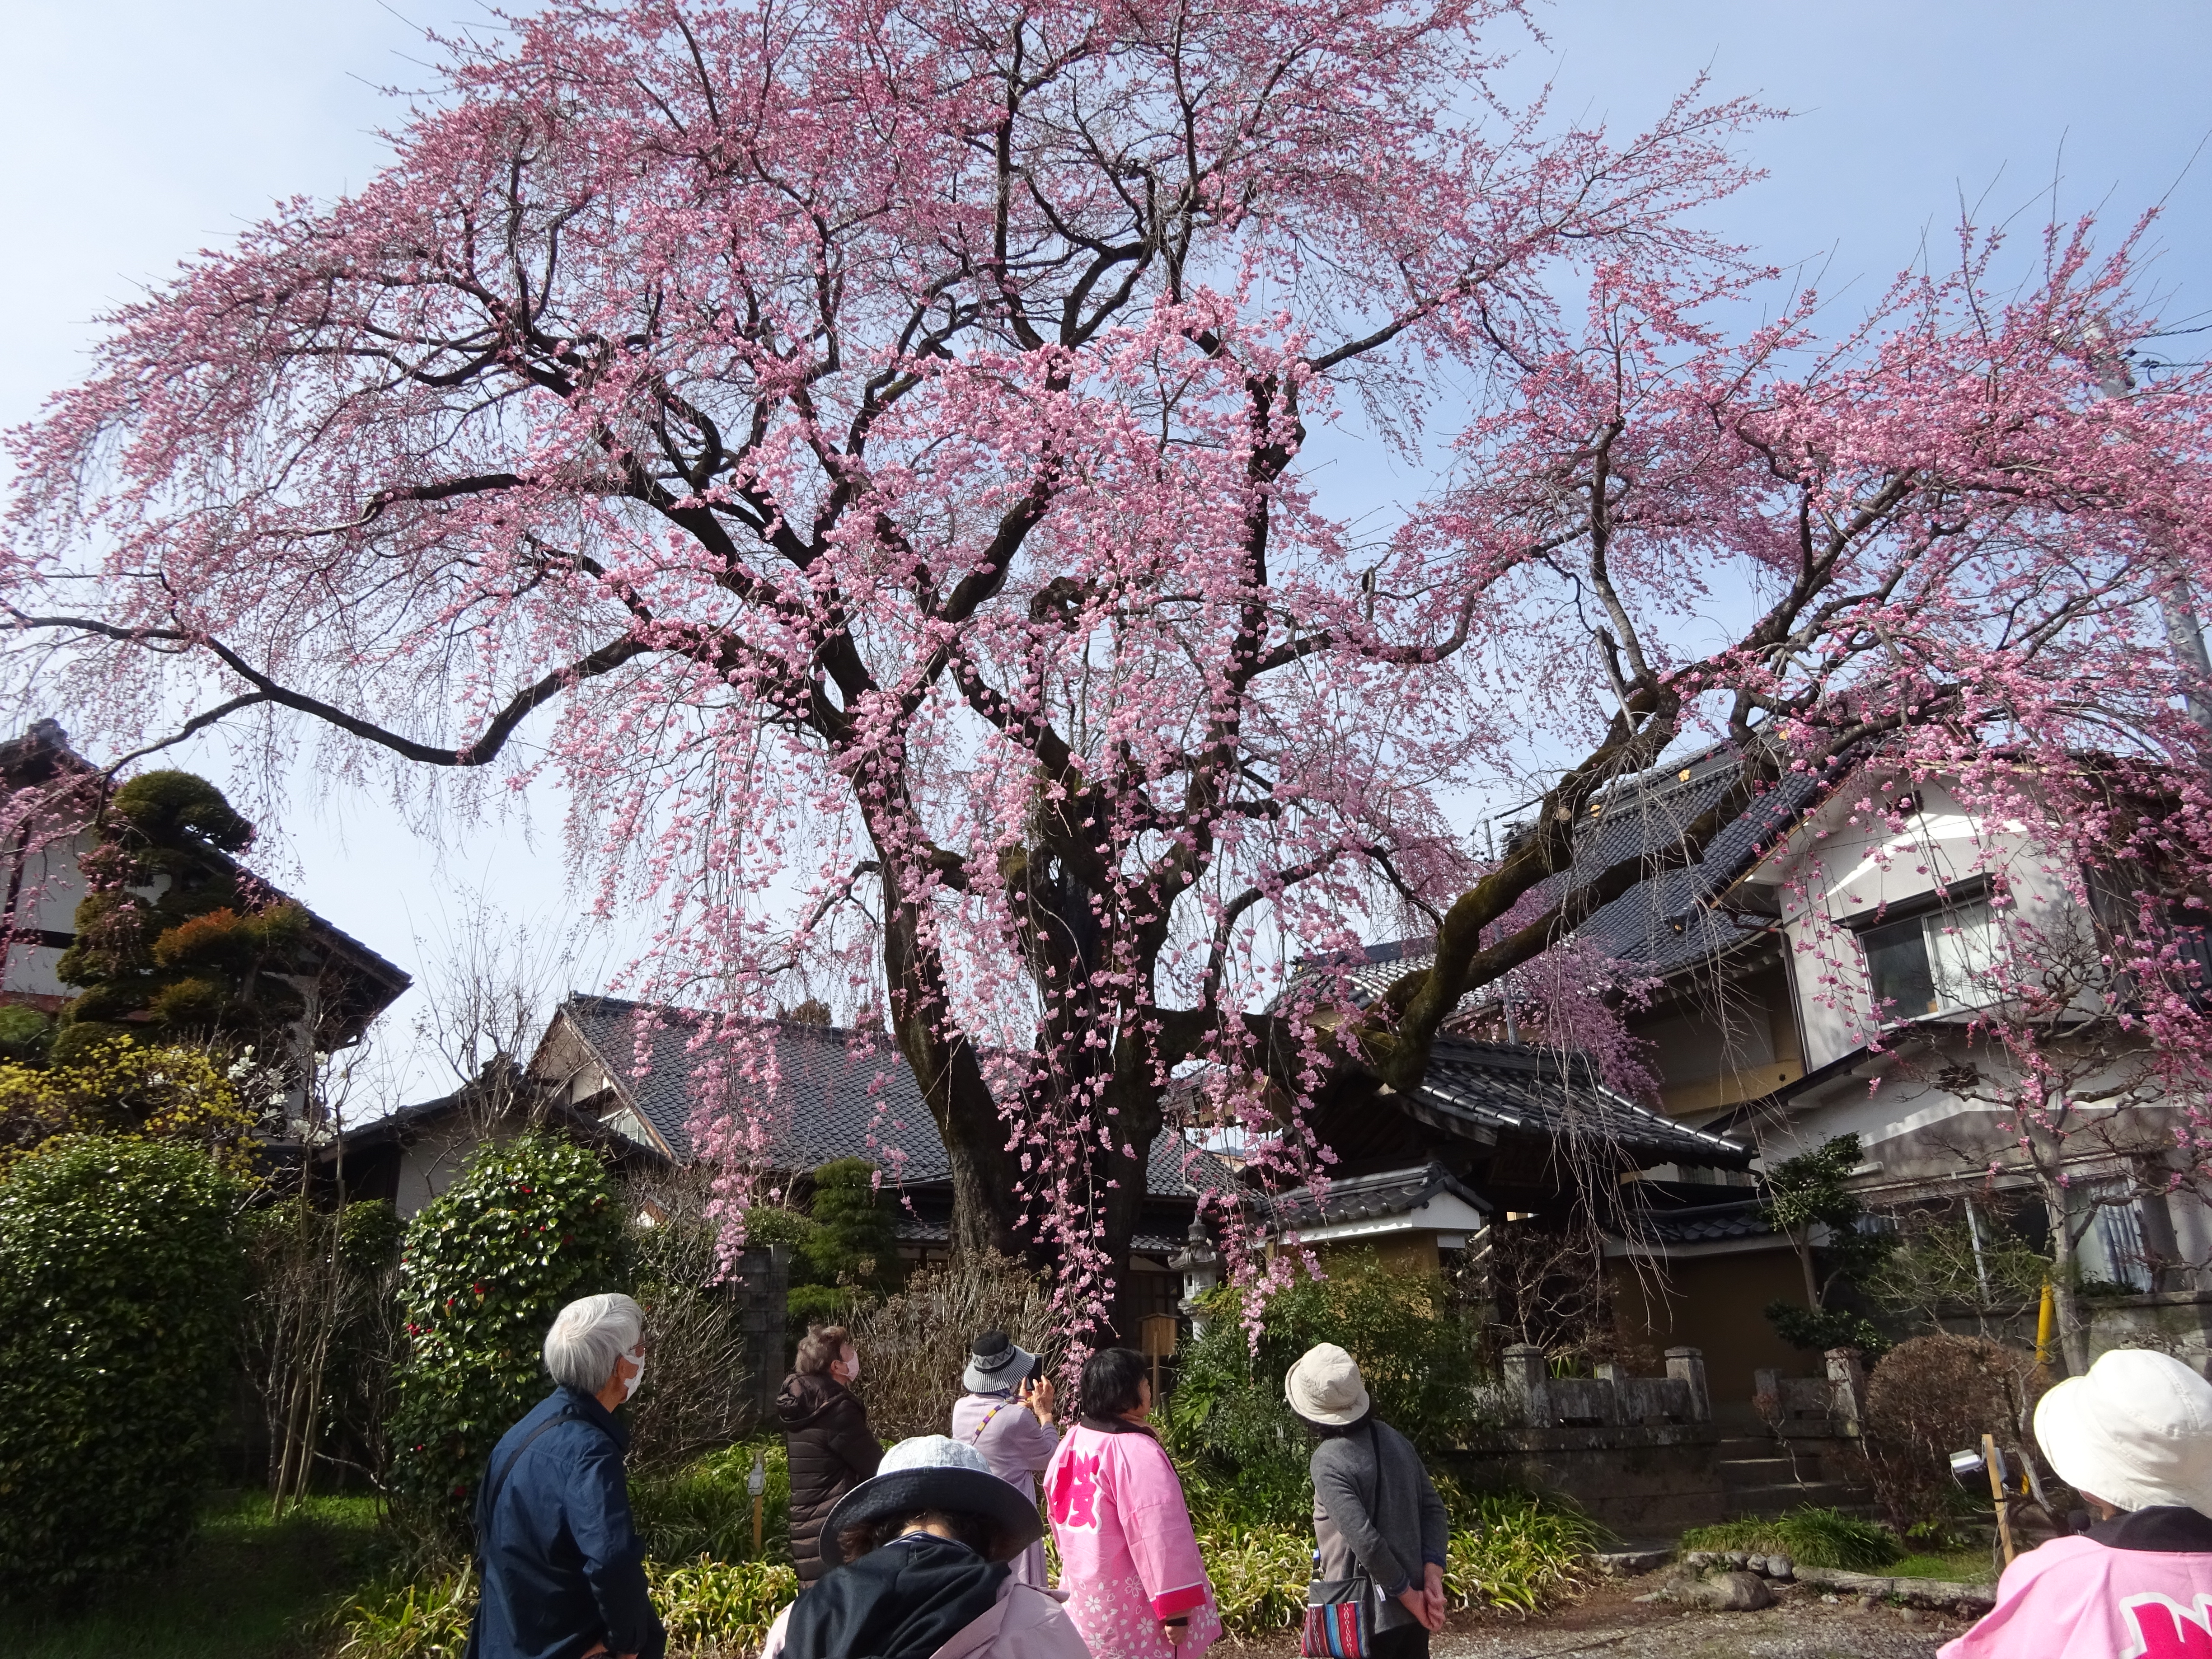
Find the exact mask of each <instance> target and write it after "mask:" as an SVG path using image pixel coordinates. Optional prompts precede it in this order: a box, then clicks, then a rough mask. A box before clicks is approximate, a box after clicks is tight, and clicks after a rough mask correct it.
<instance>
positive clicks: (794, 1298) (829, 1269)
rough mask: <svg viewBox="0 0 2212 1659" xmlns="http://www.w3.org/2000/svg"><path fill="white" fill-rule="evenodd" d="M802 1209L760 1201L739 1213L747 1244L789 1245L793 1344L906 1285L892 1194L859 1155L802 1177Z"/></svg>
mask: <svg viewBox="0 0 2212 1659" xmlns="http://www.w3.org/2000/svg"><path fill="white" fill-rule="evenodd" d="M808 1186H809V1189H810V1192H811V1197H810V1198H809V1200H808V1201H807V1207H806V1210H805V1212H804V1213H803V1214H802V1213H801V1212H799V1211H798V1210H795V1209H791V1208H788V1207H787V1206H783V1205H780V1204H760V1205H756V1206H753V1207H752V1208H751V1209H750V1210H748V1211H746V1212H745V1242H746V1243H747V1244H749V1245H752V1246H756V1247H757V1246H761V1245H766V1244H786V1245H788V1246H790V1248H791V1287H790V1291H789V1300H788V1302H787V1304H786V1310H787V1322H788V1326H789V1330H788V1334H789V1335H790V1337H791V1339H792V1340H793V1341H794V1342H795V1341H797V1340H798V1339H799V1338H800V1337H802V1336H804V1335H805V1334H806V1333H807V1331H808V1330H809V1329H810V1328H812V1327H814V1326H817V1325H844V1324H850V1323H851V1322H853V1319H854V1316H856V1315H857V1314H858V1313H859V1312H860V1310H861V1309H863V1308H866V1307H869V1306H871V1305H872V1304H875V1303H877V1302H879V1301H881V1300H882V1299H883V1298H884V1297H885V1296H888V1295H890V1293H891V1292H893V1291H896V1290H897V1289H898V1288H899V1286H900V1285H902V1283H904V1281H905V1277H906V1264H905V1262H904V1261H903V1260H902V1258H901V1257H900V1255H899V1253H898V1200H896V1197H895V1196H894V1195H893V1194H890V1193H888V1192H886V1191H884V1189H883V1188H881V1187H880V1186H879V1185H878V1182H877V1180H876V1166H875V1165H874V1164H871V1163H869V1162H868V1160H867V1159H866V1158H837V1159H835V1160H833V1161H832V1162H830V1163H828V1164H823V1165H822V1166H821V1167H820V1168H819V1169H817V1170H815V1171H814V1172H813V1174H812V1175H811V1176H809V1177H808Z"/></svg>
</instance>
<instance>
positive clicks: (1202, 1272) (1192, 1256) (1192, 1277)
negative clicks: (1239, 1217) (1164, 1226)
mask: <svg viewBox="0 0 2212 1659" xmlns="http://www.w3.org/2000/svg"><path fill="white" fill-rule="evenodd" d="M1168 1266H1169V1267H1172V1268H1174V1269H1175V1270H1176V1272H1177V1273H1181V1274H1182V1311H1183V1314H1184V1315H1185V1316H1186V1317H1188V1319H1189V1321H1190V1334H1191V1335H1192V1337H1193V1338H1194V1339H1195V1338H1198V1337H1201V1336H1204V1335H1205V1334H1206V1314H1205V1312H1204V1310H1201V1309H1200V1307H1199V1305H1198V1303H1199V1298H1200V1297H1202V1296H1204V1295H1205V1294H1206V1292H1207V1291H1211V1290H1213V1289H1215V1288H1216V1287H1217V1286H1218V1285H1220V1283H1221V1257H1220V1255H1219V1254H1218V1252H1217V1251H1216V1250H1215V1249H1214V1248H1213V1243H1212V1240H1210V1239H1208V1238H1207V1237H1206V1228H1205V1225H1203V1224H1202V1223H1201V1222H1200V1220H1199V1219H1198V1218H1197V1217H1196V1216H1193V1217H1192V1218H1191V1220H1190V1232H1189V1233H1188V1236H1187V1237H1185V1239H1184V1241H1183V1247H1182V1249H1180V1250H1178V1251H1176V1253H1175V1254H1174V1255H1171V1256H1170V1257H1169V1258H1168Z"/></svg>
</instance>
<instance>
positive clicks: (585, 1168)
mask: <svg viewBox="0 0 2212 1659" xmlns="http://www.w3.org/2000/svg"><path fill="white" fill-rule="evenodd" d="M399 1271H400V1301H401V1311H402V1314H403V1316H404V1319H405V1321H406V1332H405V1334H406V1339H407V1345H408V1346H407V1352H406V1354H405V1356H404V1358H403V1359H402V1361H401V1364H400V1365H399V1368H398V1373H397V1375H396V1376H395V1378H394V1392H395V1395H396V1396H397V1398H396V1404H395V1407H394V1410H393V1413H392V1425H391V1429H390V1437H391V1442H392V1447H393V1449H394V1454H395V1455H394V1459H393V1463H394V1468H393V1484H394V1486H395V1489H396V1491H397V1492H398V1495H399V1497H400V1498H401V1499H402V1500H403V1501H404V1503H406V1504H408V1505H409V1506H410V1509H411V1510H413V1511H414V1513H415V1515H416V1518H417V1519H418V1520H419V1521H420V1522H422V1523H423V1524H425V1525H426V1526H427V1527H428V1529H429V1530H430V1531H431V1533H432V1534H433V1535H434V1536H435V1535H439V1534H442V1535H443V1536H445V1537H447V1538H448V1539H451V1540H458V1539H459V1538H460V1537H462V1536H464V1535H465V1534H466V1531H467V1528H468V1524H469V1508H470V1504H471V1500H472V1498H473V1497H474V1495H475V1492H476V1486H477V1481H478V1480H480V1479H482V1478H483V1467H484V1462H485V1460H486V1459H487V1458H488V1457H489V1455H491V1449H492V1447H493V1446H494V1445H495V1444H496V1443H498V1440H499V1437H500V1436H501V1435H502V1434H504V1433H506V1432H507V1430H508V1429H509V1428H511V1427H513V1425H514V1423H515V1421H516V1420H517V1419H519V1418H520V1417H521V1416H522V1415H523V1413H526V1412H527V1411H528V1410H529V1409H530V1408H531V1407H532V1406H533V1405H535V1404H536V1403H537V1402H538V1401H539V1400H541V1399H543V1398H544V1395H545V1394H546V1392H547V1390H548V1389H550V1386H551V1384H550V1383H549V1382H548V1381H547V1379H546V1376H545V1373H544V1369H543V1365H542V1362H541V1359H540V1353H541V1351H542V1349H543V1346H544V1340H545V1332H546V1330H547V1328H549V1327H550V1326H551V1324H552V1322H553V1316H554V1315H555V1314H556V1313H558V1312H559V1311H560V1310H561V1309H562V1306H563V1305H564V1304H567V1303H569V1302H572V1301H574V1299H575V1298H576V1297H580V1296H590V1295H592V1294H594V1293H596V1292H599V1291H610V1290H615V1289H617V1288H620V1287H621V1285H622V1284H623V1276H624V1275H623V1237H622V1218H621V1216H620V1213H619V1211H618V1207H617V1205H616V1204H615V1202H614V1198H613V1194H612V1193H611V1190H610V1188H608V1185H607V1179H606V1174H605V1170H602V1169H601V1167H600V1165H599V1157H598V1155H597V1154H596V1153H594V1152H591V1151H589V1150H587V1149H586V1148H584V1147H582V1146H577V1145H575V1144H574V1142H572V1141H567V1140H561V1139H555V1138H554V1137H552V1136H550V1135H525V1136H523V1137H521V1138H520V1139H516V1140H513V1141H510V1142H508V1143H507V1144H506V1145H504V1146H483V1147H480V1148H479V1149H478V1150H477V1153H476V1155H475V1156H474V1157H472V1158H471V1159H470V1160H469V1162H468V1164H467V1166H466V1167H465V1169H464V1170H462V1171H461V1175H460V1178H459V1180H458V1181H456V1182H454V1183H453V1186H452V1187H450V1188H447V1190H446V1191H445V1192H444V1193H443V1194H440V1196H439V1197H438V1198H436V1199H435V1200H433V1201H432V1202H431V1203H430V1204H429V1205H428V1207H426V1208H425V1209H423V1210H422V1212H421V1213H419V1214H418V1215H416V1218H414V1220H413V1221H412V1222H411V1223H410V1224H409V1225H408V1229H407V1242H406V1248H405V1249H404V1252H403V1253H402V1255H401V1256H400V1270H399Z"/></svg>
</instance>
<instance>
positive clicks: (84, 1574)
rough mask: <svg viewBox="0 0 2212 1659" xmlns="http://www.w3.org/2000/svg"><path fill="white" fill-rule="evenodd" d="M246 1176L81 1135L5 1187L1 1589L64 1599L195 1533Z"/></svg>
mask: <svg viewBox="0 0 2212 1659" xmlns="http://www.w3.org/2000/svg"><path fill="white" fill-rule="evenodd" d="M239 1202H240V1188H239V1187H238V1185H237V1183H236V1182H235V1181H234V1178H233V1177H232V1176H229V1175H228V1174H226V1173H225V1172H224V1171H223V1170H222V1169H221V1168H219V1167H218V1166H217V1165H216V1164H215V1163H214V1162H213V1161H212V1160H211V1159H210V1158H209V1157H208V1155H207V1154H206V1153H205V1152H202V1151H199V1150H197V1148H194V1147H191V1146H178V1145H173V1144H163V1143H161V1142H157V1141H149V1140H135V1139H111V1138H106V1137H99V1136H72V1137H69V1138H65V1139H58V1140H54V1141H50V1142H48V1143H47V1144H46V1146H42V1147H40V1149H39V1150H38V1151H36V1152H33V1153H31V1154H29V1155H28V1156H27V1157H24V1158H20V1159H18V1160H16V1161H15V1163H13V1164H10V1165H9V1166H8V1169H7V1172H6V1174H5V1176H4V1177H0V1592H5V1593H10V1594H16V1595H24V1594H28V1593H33V1592H38V1593H43V1594H46V1595H52V1594H54V1593H56V1592H62V1593H66V1592H67V1591H69V1590H70V1589H71V1588H73V1587H75V1586H77V1585H79V1584H82V1583H83V1582H85V1581H86V1580H88V1579H89V1578H91V1577H94V1576H95V1575H99V1574H104V1573H110V1572H117V1571H133V1570H137V1569H142V1568H145V1567H149V1566H156V1565H161V1563H162V1562H164V1561H165V1560H167V1559H170V1558H172V1557H173V1556H174V1555H175V1553H176V1552H177V1550H178V1548H179V1547H180V1546H181V1545H182V1544H183V1542H184V1541H185V1540H186V1539H187V1538H189V1537H190V1536H191V1528H192V1516H193V1510H194V1509H195V1507H196V1505H197V1500H198V1498H199V1496H200V1492H201V1488H202V1486H203V1484H204V1481H205V1480H206V1478H207V1475H208V1473H209V1468H208V1461H209V1455H210V1447H211V1443H212V1434H213V1430H214V1428H215V1425H216V1423H217V1421H218V1419H220V1417H221V1415H222V1407H223V1403H224V1400H225V1384H226V1383H227V1381H228V1372H229V1365H230V1359H231V1334H232V1330H233V1327H234V1322H235V1316H236V1303H237V1298H238V1295H239V1291H240V1278H241V1275H240V1252H239V1247H238V1244H237V1243H236V1239H235V1237H234V1227H233V1220H234V1213H235V1212H236V1211H237V1209H238V1206H239Z"/></svg>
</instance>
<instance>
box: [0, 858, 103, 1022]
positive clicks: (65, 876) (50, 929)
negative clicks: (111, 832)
mask: <svg viewBox="0 0 2212 1659" xmlns="http://www.w3.org/2000/svg"><path fill="white" fill-rule="evenodd" d="M94 844H95V840H94V836H93V835H92V834H91V832H90V831H86V832H85V833H83V834H82V835H80V836H77V837H76V839H75V840H74V841H70V842H62V843H60V844H58V845H56V846H53V847H49V848H42V849H40V851H38V852H35V853H33V854H31V855H30V856H29V857H28V858H27V859H26V860H24V863H23V880H22V885H21V889H20V896H19V897H18V898H17V900H16V903H17V905H18V906H19V907H20V908H21V912H22V915H21V920H20V921H19V923H18V925H19V926H21V927H23V928H25V929H26V930H37V931H40V932H45V933H75V932H76V907H77V902H78V901H79V900H81V899H82V898H83V897H84V877H83V876H82V874H81V873H80V872H78V869H77V860H78V858H79V857H80V856H82V854H85V853H88V852H90V851H91V850H92V848H93V847H94ZM61 959H62V953H61V952H60V951H58V950H57V949H56V948H55V947H53V946H52V945H38V944H33V943H32V942H30V941H29V940H18V941H17V942H16V943H15V945H12V946H11V947H10V948H9V951H8V963H7V967H6V969H5V972H4V974H0V990H9V991H16V992H21V993H22V994H26V995H30V996H46V997H66V996H75V995H76V987H75V986H72V985H64V983H63V982H62V981H61V978H60V976H59V975H57V974H56V973H55V972H54V964H55V963H58V962H59V961H60V960H61Z"/></svg>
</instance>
